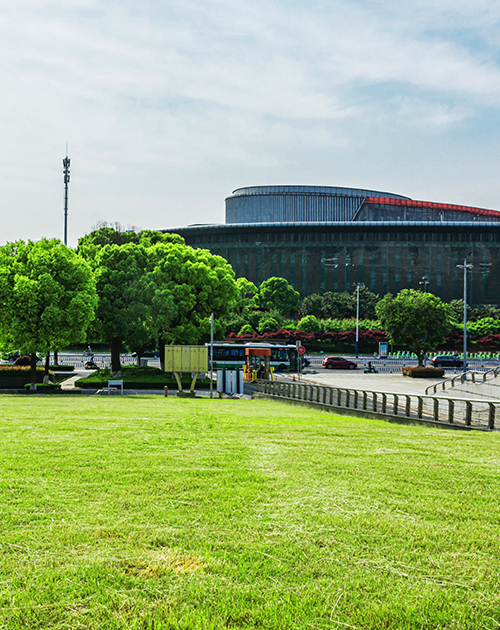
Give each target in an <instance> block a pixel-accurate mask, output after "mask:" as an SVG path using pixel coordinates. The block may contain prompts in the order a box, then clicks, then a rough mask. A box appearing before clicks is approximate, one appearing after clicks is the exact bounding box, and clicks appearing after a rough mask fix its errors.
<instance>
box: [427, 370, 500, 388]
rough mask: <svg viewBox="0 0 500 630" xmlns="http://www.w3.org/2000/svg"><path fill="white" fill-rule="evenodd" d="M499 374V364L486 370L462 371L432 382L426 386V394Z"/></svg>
mask: <svg viewBox="0 0 500 630" xmlns="http://www.w3.org/2000/svg"><path fill="white" fill-rule="evenodd" d="M499 374H500V365H499V366H497V367H495V368H493V369H492V370H487V371H486V372H475V371H469V372H462V373H461V374H458V376H454V377H453V378H447V379H446V380H444V381H440V382H439V383H434V384H433V385H429V387H427V388H426V390H425V393H426V394H432V393H434V394H435V393H437V391H438V389H439V390H440V391H442V392H443V391H445V390H446V389H450V388H453V387H455V385H463V384H464V383H465V382H467V381H468V382H470V383H477V384H480V383H486V382H487V381H491V380H493V379H495V378H497V377H498V375H499Z"/></svg>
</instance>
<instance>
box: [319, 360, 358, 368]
mask: <svg viewBox="0 0 500 630" xmlns="http://www.w3.org/2000/svg"><path fill="white" fill-rule="evenodd" d="M323 367H324V368H328V369H329V370H333V368H340V369H344V370H355V369H356V368H357V367H358V364H357V363H354V361H349V359H346V358H345V357H325V358H324V359H323Z"/></svg>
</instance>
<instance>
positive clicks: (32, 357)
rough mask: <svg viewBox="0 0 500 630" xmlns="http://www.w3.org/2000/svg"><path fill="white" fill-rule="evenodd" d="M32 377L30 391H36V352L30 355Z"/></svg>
mask: <svg viewBox="0 0 500 630" xmlns="http://www.w3.org/2000/svg"><path fill="white" fill-rule="evenodd" d="M30 376H31V382H30V390H31V391H35V390H36V352H32V353H31V354H30Z"/></svg>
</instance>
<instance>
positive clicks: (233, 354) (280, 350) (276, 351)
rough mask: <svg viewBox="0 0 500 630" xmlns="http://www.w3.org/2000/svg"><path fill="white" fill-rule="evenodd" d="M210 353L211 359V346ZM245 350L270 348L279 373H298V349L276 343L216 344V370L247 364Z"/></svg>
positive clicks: (274, 366) (274, 365) (273, 362)
mask: <svg viewBox="0 0 500 630" xmlns="http://www.w3.org/2000/svg"><path fill="white" fill-rule="evenodd" d="M206 345H207V346H208V353H209V357H210V344H206ZM245 348H270V349H271V363H270V365H271V367H273V368H274V369H275V370H276V371H277V372H296V371H297V370H298V365H299V358H298V357H299V354H298V352H297V347H296V346H294V345H288V344H274V343H259V342H248V343H220V342H217V343H214V366H213V367H214V370H215V369H217V368H237V367H241V366H242V365H243V364H244V363H245V362H246V356H245Z"/></svg>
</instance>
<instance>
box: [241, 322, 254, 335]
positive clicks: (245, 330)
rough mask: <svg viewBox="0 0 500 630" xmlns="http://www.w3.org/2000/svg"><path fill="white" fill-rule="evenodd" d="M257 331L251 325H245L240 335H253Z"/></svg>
mask: <svg viewBox="0 0 500 630" xmlns="http://www.w3.org/2000/svg"><path fill="white" fill-rule="evenodd" d="M254 332H255V330H254V329H253V328H252V327H251V326H250V324H245V325H244V326H242V327H241V328H240V330H239V332H238V335H251V334H252V333H254Z"/></svg>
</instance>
